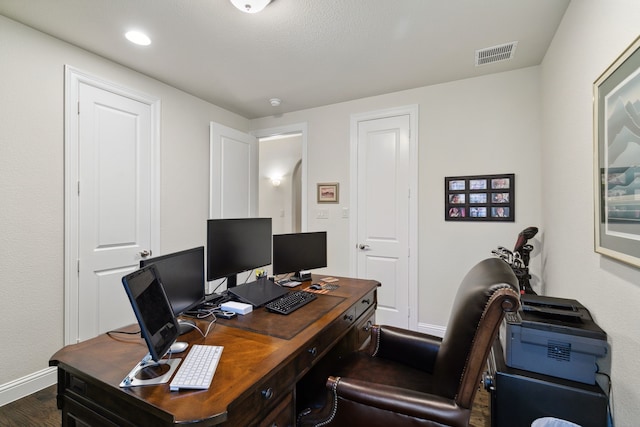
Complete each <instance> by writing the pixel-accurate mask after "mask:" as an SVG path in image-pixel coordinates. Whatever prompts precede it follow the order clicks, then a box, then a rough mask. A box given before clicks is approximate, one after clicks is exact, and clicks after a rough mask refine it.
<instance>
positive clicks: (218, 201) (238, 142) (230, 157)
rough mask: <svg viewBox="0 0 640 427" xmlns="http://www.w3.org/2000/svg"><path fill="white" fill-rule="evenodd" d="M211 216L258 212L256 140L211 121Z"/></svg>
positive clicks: (241, 215) (240, 215)
mask: <svg viewBox="0 0 640 427" xmlns="http://www.w3.org/2000/svg"><path fill="white" fill-rule="evenodd" d="M209 147H210V148H209V150H210V156H211V158H210V164H209V167H210V174H211V183H210V185H211V187H210V195H209V204H210V207H209V217H210V218H248V217H255V216H257V215H258V139H257V138H256V137H255V136H252V135H249V134H247V133H244V132H240V131H239V130H236V129H233V128H230V127H227V126H224V125H221V124H219V123H214V122H211V128H210V146H209Z"/></svg>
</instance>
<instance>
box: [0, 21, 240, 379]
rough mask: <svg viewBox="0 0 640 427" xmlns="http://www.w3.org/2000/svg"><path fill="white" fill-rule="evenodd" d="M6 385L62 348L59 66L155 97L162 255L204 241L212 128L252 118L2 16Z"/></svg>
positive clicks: (0, 217)
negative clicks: (158, 126)
mask: <svg viewBox="0 0 640 427" xmlns="http://www.w3.org/2000/svg"><path fill="white" fill-rule="evenodd" d="M0 64H1V66H0V70H1V71H0V77H1V78H0V182H1V184H0V236H1V237H0V238H1V242H0V316H1V318H2V322H3V327H2V328H1V329H0V334H1V335H0V342H2V343H5V344H7V343H11V345H12V350H11V351H6V352H4V353H3V358H4V360H3V366H2V369H0V390H2V388H3V387H2V385H3V384H6V383H9V382H12V381H15V380H17V379H20V378H22V377H24V376H27V375H30V374H32V373H34V372H37V371H40V370H43V369H45V368H47V366H48V362H49V358H50V357H51V355H53V353H54V352H56V351H57V350H58V349H59V348H61V347H62V345H63V342H64V341H63V326H64V312H63V310H64V307H63V294H64V282H63V281H64V277H63V271H64V268H63V261H64V259H63V245H64V229H63V224H64V198H63V195H64V193H63V192H64V168H63V163H64V135H63V123H64V122H63V94H64V87H63V81H64V65H65V64H69V65H72V66H74V67H76V68H79V69H81V70H83V71H86V72H88V73H91V74H94V75H96V76H99V77H101V78H103V79H106V80H110V81H112V82H115V83H117V84H119V85H123V86H127V87H130V88H134V89H135V90H138V91H141V92H146V93H148V94H151V95H154V96H157V97H159V98H161V102H162V106H161V162H162V164H161V213H160V217H161V218H160V220H161V242H160V243H161V248H162V251H163V252H171V251H174V250H179V249H185V248H188V247H193V246H196V245H201V244H204V243H205V230H206V221H205V220H206V218H207V217H208V205H209V204H208V198H209V196H208V194H209V185H208V181H209V122H210V121H211V120H214V121H216V122H220V123H223V124H225V125H227V126H231V127H235V128H237V129H241V130H247V127H248V120H246V119H244V118H242V117H240V116H238V115H235V114H232V113H230V112H228V111H225V110H223V109H221V108H218V107H216V106H214V105H211V104H209V103H206V102H204V101H202V100H200V99H197V98H195V97H193V96H190V95H187V94H186V93H184V92H181V91H178V90H176V89H174V88H171V87H169V86H167V85H164V84H162V83H160V82H158V81H155V80H153V79H151V78H148V77H145V76H143V75H141V74H138V73H135V72H132V71H131V70H130V69H127V68H124V67H121V66H119V65H116V64H114V63H112V62H109V61H106V60H104V59H103V58H100V57H98V56H96V55H92V54H89V53H87V52H86V51H83V50H81V49H78V48H76V47H74V46H71V45H68V44H66V43H62V42H60V41H59V40H56V39H54V38H51V37H48V36H46V35H44V34H42V33H40V32H37V31H34V30H32V29H29V28H28V27H25V26H23V25H20V24H18V23H16V22H14V21H11V20H8V19H6V18H4V17H2V16H0Z"/></svg>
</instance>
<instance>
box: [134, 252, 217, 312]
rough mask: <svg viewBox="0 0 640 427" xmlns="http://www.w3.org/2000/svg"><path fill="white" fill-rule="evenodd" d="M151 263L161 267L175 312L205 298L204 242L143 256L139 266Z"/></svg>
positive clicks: (161, 274)
mask: <svg viewBox="0 0 640 427" xmlns="http://www.w3.org/2000/svg"><path fill="white" fill-rule="evenodd" d="M151 264H153V265H155V266H156V269H157V270H158V274H159V275H160V279H161V281H162V286H164V291H165V292H166V294H167V298H169V302H170V303H171V308H172V309H173V312H174V314H175V315H176V316H179V315H181V314H183V313H184V312H186V311H189V310H191V309H192V308H194V307H196V306H198V305H200V304H201V303H202V302H203V301H204V298H205V288H204V287H205V283H204V246H199V247H197V248H193V249H187V250H184V251H180V252H174V253H170V254H166V255H161V256H158V257H154V258H147V259H143V260H141V261H140V268H143V267H146V266H147V265H151Z"/></svg>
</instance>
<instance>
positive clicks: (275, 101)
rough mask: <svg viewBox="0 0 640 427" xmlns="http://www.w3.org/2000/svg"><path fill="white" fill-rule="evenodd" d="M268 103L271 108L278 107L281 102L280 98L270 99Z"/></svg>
mask: <svg viewBox="0 0 640 427" xmlns="http://www.w3.org/2000/svg"><path fill="white" fill-rule="evenodd" d="M269 103H270V104H271V106H272V107H279V106H280V104H282V100H281V99H280V98H271V99H270V100H269Z"/></svg>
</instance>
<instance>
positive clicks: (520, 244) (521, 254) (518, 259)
mask: <svg viewBox="0 0 640 427" xmlns="http://www.w3.org/2000/svg"><path fill="white" fill-rule="evenodd" d="M537 233H538V228H537V227H527V228H525V229H524V230H522V231H521V232H520V233H519V234H518V239H517V240H516V244H515V246H514V248H513V251H510V250H509V249H507V248H504V247H502V246H498V248H497V249H494V250H493V251H491V253H492V254H494V255H495V256H497V257H499V258H501V259H502V260H504V261H505V262H507V264H509V265H510V266H511V269H512V270H513V272H514V273H515V274H516V277H517V278H518V282H519V284H520V293H521V294H533V295H536V293H535V291H534V290H533V288H532V287H531V282H530V279H531V274H529V259H530V258H531V251H532V250H533V246H532V245H529V244H527V242H528V241H529V240H530V239H532V238H533V236H535V235H536V234H537Z"/></svg>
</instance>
